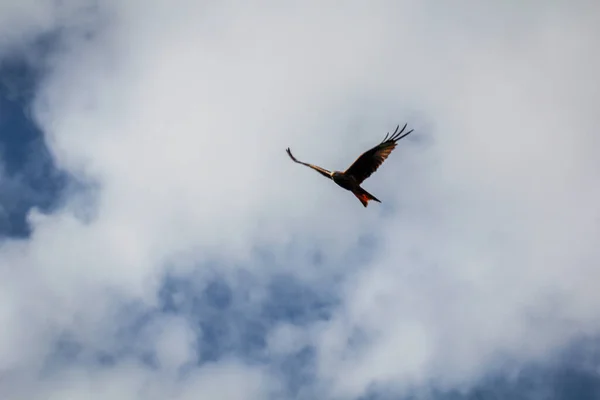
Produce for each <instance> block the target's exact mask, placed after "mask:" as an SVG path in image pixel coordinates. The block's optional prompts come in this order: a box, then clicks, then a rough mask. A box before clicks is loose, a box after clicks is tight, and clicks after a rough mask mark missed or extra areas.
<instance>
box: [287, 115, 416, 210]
mask: <svg viewBox="0 0 600 400" xmlns="http://www.w3.org/2000/svg"><path fill="white" fill-rule="evenodd" d="M399 128H400V125H398V127H397V128H396V131H394V133H393V134H392V135H391V136H389V133H388V134H387V135H386V136H385V138H384V139H383V141H382V142H381V143H380V144H378V145H377V146H375V147H373V148H372V149H370V150H368V151H366V152H364V153H363V154H361V155H360V157H358V158H357V159H356V161H354V163H353V164H352V165H351V166H350V167H348V169H346V170H345V171H329V170H326V169H325V168H321V167H318V166H316V165H313V164H308V163H305V162H302V161H298V160H297V159H296V158H295V157H294V156H293V155H292V152H291V151H290V149H289V147H288V148H287V150H286V151H287V153H288V155H289V156H290V158H291V159H292V161H294V162H296V163H298V164H302V165H305V166H307V167H309V168H312V169H314V170H315V171H317V172H318V173H320V174H321V175H323V176H325V177H326V178H330V179H332V180H333V181H334V182H335V183H336V184H337V185H338V186H340V187H342V188H344V189H346V190H348V191H350V192H352V193H353V194H354V195H355V196H356V197H357V198H358V200H360V202H361V203H362V205H363V206H365V207H367V205H368V203H369V201H371V200H374V201H376V202H378V203H381V201H380V200H379V199H377V198H376V197H375V196H373V195H372V194H370V193H369V192H367V191H366V190H365V189H363V188H362V187H361V186H360V185H361V183H362V182H363V181H364V180H365V179H367V178H368V177H369V176H371V174H372V173H373V172H375V171H376V170H377V168H379V166H380V165H381V164H382V163H383V162H384V161H385V159H386V158H387V157H388V156H389V155H390V153H391V152H392V150H394V149H395V148H396V142H398V140H400V139H402V138H403V137H405V136H407V135H408V134H409V133H411V132H412V129H411V130H410V131H408V132H406V133H405V134H404V135H402V136H400V134H401V133H402V132H404V129H405V128H406V125H404V127H403V128H402V130H401V131H400V132H398V129H399ZM388 136H389V137H388Z"/></svg>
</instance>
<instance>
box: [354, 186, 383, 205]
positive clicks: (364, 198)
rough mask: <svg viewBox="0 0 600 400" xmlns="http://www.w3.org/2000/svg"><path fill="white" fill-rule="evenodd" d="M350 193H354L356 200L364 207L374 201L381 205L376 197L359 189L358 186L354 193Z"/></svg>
mask: <svg viewBox="0 0 600 400" xmlns="http://www.w3.org/2000/svg"><path fill="white" fill-rule="evenodd" d="M352 193H354V195H355V196H356V198H358V200H360V202H361V203H362V205H363V206H365V207H366V206H368V205H369V201H370V200H375V201H376V202H378V203H381V201H379V199H378V198H377V197H375V196H373V195H372V194H371V193H369V192H367V191H366V190H365V189H363V188H361V187H360V186H359V187H358V188H356V189H355V190H354V191H352Z"/></svg>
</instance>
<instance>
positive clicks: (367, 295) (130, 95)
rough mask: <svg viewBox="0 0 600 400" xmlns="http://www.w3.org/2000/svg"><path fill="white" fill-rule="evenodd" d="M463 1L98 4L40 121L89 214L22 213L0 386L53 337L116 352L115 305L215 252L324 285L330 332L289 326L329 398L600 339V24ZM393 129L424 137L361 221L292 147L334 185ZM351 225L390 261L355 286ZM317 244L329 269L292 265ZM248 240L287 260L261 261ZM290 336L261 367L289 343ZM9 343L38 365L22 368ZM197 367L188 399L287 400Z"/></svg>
mask: <svg viewBox="0 0 600 400" xmlns="http://www.w3.org/2000/svg"><path fill="white" fill-rule="evenodd" d="M24 4H25V3H24ZM463 4H464V7H463V8H455V7H453V8H451V9H440V8H439V5H438V4H433V3H431V4H429V3H428V2H405V3H402V4H398V3H388V2H377V3H374V2H371V3H369V4H368V5H366V3H365V4H362V3H361V4H359V3H349V4H347V5H346V6H345V7H343V8H340V7H335V6H333V5H331V4H325V3H317V2H313V3H306V2H305V3H303V4H302V5H293V4H281V3H277V4H271V3H270V2H255V3H253V4H252V5H250V4H247V3H243V4H242V3H236V2H228V3H225V2H219V3H209V2H206V3H196V2H184V3H182V4H180V5H179V6H178V7H173V6H169V5H168V4H167V3H166V2H158V1H155V2H151V4H148V3H146V2H145V3H143V4H142V3H140V2H106V3H103V5H102V7H103V8H102V9H101V10H100V11H101V13H102V15H103V17H106V18H108V20H107V21H105V23H104V24H103V25H101V26H102V29H101V30H100V31H99V32H97V34H96V35H95V36H93V37H92V38H91V39H89V40H85V41H84V40H79V39H76V38H75V39H72V40H68V41H67V42H66V45H65V48H64V50H63V52H62V53H60V54H59V55H57V56H56V57H55V58H53V64H52V68H51V74H50V75H49V77H48V79H47V80H46V81H45V82H44V87H43V90H42V91H41V92H40V95H39V98H38V102H37V103H36V115H37V117H38V118H39V121H40V123H41V125H42V127H43V128H44V130H45V133H46V135H47V136H46V137H47V140H48V143H49V145H50V146H51V149H52V151H53V153H54V154H55V156H56V157H57V162H58V163H59V164H60V165H61V166H63V167H65V168H67V169H68V170H69V171H71V172H73V173H75V174H78V175H79V176H83V177H86V178H88V179H92V180H93V181H94V182H95V183H97V184H98V187H99V189H98V198H97V199H96V201H97V210H95V213H94V216H95V217H94V218H93V219H92V220H91V221H80V220H78V219H77V218H74V217H73V214H75V213H77V212H79V211H80V210H79V209H78V207H79V205H80V203H76V202H73V203H70V204H67V206H66V207H65V209H63V210H61V211H60V212H57V213H55V214H53V215H49V216H34V218H33V220H34V223H33V226H34V229H35V231H34V234H33V236H32V237H31V238H30V239H29V240H27V241H26V242H24V243H21V242H13V243H5V244H4V245H3V247H2V249H1V250H0V251H1V253H0V263H1V265H2V266H1V267H0V273H1V274H2V275H5V276H8V277H9V278H10V279H9V280H4V279H3V280H2V283H0V285H1V287H0V289H2V290H0V293H3V295H2V296H3V297H7V299H6V302H2V303H3V305H2V308H3V310H4V311H2V312H0V318H1V319H2V322H3V323H4V325H3V326H9V327H10V329H8V330H5V331H4V332H3V334H2V336H1V337H0V366H1V368H2V369H5V370H10V369H14V368H18V369H19V370H23V371H30V372H31V371H34V370H35V368H36V367H37V366H38V364H39V363H41V360H43V358H44V356H45V351H47V349H48V348H49V346H51V343H52V342H53V340H54V339H55V338H56V335H58V334H59V333H60V332H61V331H63V330H65V329H66V330H69V331H70V332H74V334H76V336H77V338H78V339H79V340H81V341H82V342H83V343H84V344H85V345H87V346H91V347H94V348H95V347H98V348H112V346H114V343H112V342H113V341H115V340H116V339H114V331H115V330H118V328H119V324H120V323H121V320H120V319H119V318H121V317H118V315H119V307H120V304H121V303H120V301H121V300H123V299H125V300H138V301H141V302H143V304H145V305H146V306H147V307H148V308H149V309H151V308H152V307H154V306H155V304H156V291H157V288H158V287H159V285H160V282H161V278H162V277H163V274H164V273H165V271H166V268H167V264H171V267H173V263H174V264H175V267H180V268H183V271H185V270H189V268H192V267H194V268H203V267H202V266H203V265H204V263H205V262H207V261H209V260H211V259H214V258H218V259H219V260H221V261H222V262H223V264H224V265H225V267H224V268H229V270H228V271H222V272H223V273H224V274H225V275H227V274H228V272H233V271H235V269H236V268H244V269H250V272H251V273H252V274H253V275H255V276H257V277H258V278H259V279H258V281H259V282H261V281H262V280H266V279H267V278H268V277H269V276H270V275H271V274H272V273H275V272H279V271H281V269H284V271H285V272H289V273H294V274H295V275H296V276H297V277H298V279H306V280H307V281H308V282H316V281H324V282H331V291H332V292H333V293H334V294H339V295H340V296H341V299H342V302H341V305H340V306H339V308H337V309H336V310H335V313H334V317H333V319H332V320H331V321H329V322H323V323H321V324H319V325H318V326H313V327H306V328H296V329H307V330H309V331H310V334H309V335H308V337H310V338H312V340H313V344H314V345H315V346H316V348H317V350H318V355H319V358H318V365H317V377H318V378H319V379H320V380H321V383H322V382H329V383H331V384H332V386H331V394H340V395H344V396H348V397H349V398H355V397H357V396H359V395H360V394H361V393H362V392H364V391H365V390H366V389H367V388H368V387H369V385H370V384H371V383H374V382H378V383H383V384H391V385H392V386H393V387H395V388H399V389H403V388H405V387H407V385H409V384H411V383H417V384H421V383H427V382H430V381H433V382H438V383H442V384H447V385H456V384H460V383H463V382H469V381H470V380H472V379H475V378H477V376H478V374H479V373H480V372H481V371H485V370H486V368H487V367H489V365H490V363H493V362H494V361H495V358H494V357H495V356H496V355H507V356H509V357H512V358H516V359H518V360H528V359H531V358H534V357H538V356H541V355H544V354H547V353H548V352H549V351H550V350H552V349H556V348H558V347H559V346H561V345H563V344H564V343H566V342H567V341H568V340H570V339H571V338H573V337H575V335H576V334H577V333H582V332H588V333H595V332H597V331H598V329H599V328H600V326H599V323H600V321H599V320H598V317H597V315H598V313H597V310H598V308H599V306H600V298H599V296H598V295H597V290H595V285H594V282H596V281H597V278H598V272H597V269H596V268H595V265H596V263H597V262H598V260H599V258H600V257H599V256H600V254H598V250H597V246H596V245H595V240H594V239H595V237H597V233H598V221H599V218H600V207H599V206H598V204H600V201H599V200H600V198H599V197H600V195H599V194H600V193H599V191H598V189H597V188H596V187H597V185H596V182H597V179H598V172H597V171H598V170H599V169H598V167H600V166H599V165H598V161H597V157H596V153H597V151H598V148H599V142H598V138H597V135H596V132H595V130H596V126H598V122H600V121H599V120H600V117H599V116H598V114H597V113H596V111H595V109H596V106H595V105H597V104H598V103H599V101H600V84H599V83H598V80H597V79H596V73H597V71H598V70H599V67H600V58H599V57H598V53H597V51H595V49H596V48H597V47H598V45H599V43H598V41H599V39H598V38H599V37H600V36H599V35H598V33H599V32H598V26H600V25H598V24H597V21H598V18H599V16H600V12H599V10H598V7H597V6H594V5H593V4H592V3H590V4H588V3H585V2H580V3H579V4H578V5H576V6H573V5H570V4H573V3H567V2H563V3H561V4H553V5H550V4H548V3H546V2H534V3H531V4H530V5H529V6H525V5H522V6H521V5H518V6H517V5H516V4H515V5H502V6H500V5H498V6H482V5H477V6H474V5H473V4H471V2H463ZM507 4H508V3H507ZM14 12H17V11H14ZM36 12H37V11H36ZM53 12H54V11H53ZM15 15H17V14H15ZM18 15H19V16H23V15H27V16H29V15H31V16H30V19H28V21H29V23H30V24H31V25H32V26H35V27H38V28H39V29H45V27H46V26H47V23H40V22H39V21H40V17H39V16H38V14H35V13H34V14H29V13H24V12H22V11H18ZM48 18H50V17H48V16H43V18H42V19H41V20H43V21H46V20H47V19H48ZM7 21H9V19H8V20H7ZM405 121H407V122H408V123H409V125H410V127H411V128H412V127H414V128H415V133H414V134H413V135H412V136H411V137H410V139H407V140H403V141H402V142H401V144H400V146H399V147H398V149H397V150H396V151H395V152H394V154H393V155H392V156H391V157H390V159H389V160H388V161H386V163H385V164H384V166H383V167H382V168H381V170H380V171H378V172H377V173H376V174H375V175H374V176H373V177H372V178H370V179H369V180H368V181H367V182H366V183H365V185H364V186H365V188H367V189H368V190H369V191H370V192H371V193H373V194H374V195H376V196H377V197H378V198H380V199H381V200H382V201H383V204H382V205H379V204H375V205H371V206H370V207H369V208H368V209H366V210H365V209H363V208H362V206H361V205H360V203H358V201H357V200H356V199H355V198H353V196H352V195H350V194H349V193H346V192H344V191H342V190H341V189H339V188H337V187H335V185H334V184H332V183H331V182H327V181H326V180H325V179H323V178H322V177H320V176H318V175H317V174H315V173H313V172H312V171H309V170H307V169H305V168H303V167H299V166H297V165H295V164H293V163H291V162H290V161H289V159H287V156H286V155H285V153H284V151H283V150H284V149H285V148H286V147H288V146H290V147H291V148H292V150H294V153H295V154H296V156H297V157H298V158H300V159H304V160H306V161H310V162H314V163H317V164H319V165H322V166H324V167H326V168H329V169H344V168H345V167H346V166H347V164H349V163H350V162H352V161H353V160H354V158H355V157H356V156H357V155H358V154H359V153H360V152H361V151H363V150H365V149H366V148H367V147H368V146H371V145H373V144H375V143H376V142H377V141H378V140H380V139H381V138H382V137H383V134H384V133H385V132H386V131H387V130H391V129H393V128H394V127H395V124H398V123H399V124H403V123H404V122H405ZM390 208H391V211H387V212H382V210H384V211H385V210H390ZM363 233H370V234H375V235H376V236H377V238H378V239H379V240H380V241H381V246H382V249H381V252H379V253H378V254H377V255H376V256H375V258H374V259H373V260H371V261H369V262H367V263H365V264H364V265H361V266H360V267H359V268H353V269H348V268H346V265H345V263H344V262H342V261H343V260H345V257H346V255H347V254H348V253H349V252H350V251H352V250H353V249H354V248H355V246H356V244H357V241H358V239H359V236H360V235H361V234H363ZM298 238H300V240H299V241H298ZM312 241H316V242H318V243H319V244H320V246H321V249H322V250H323V251H324V254H325V257H326V260H325V262H324V264H323V265H320V266H314V265H306V262H305V261H303V260H302V259H300V256H298V257H290V256H289V254H290V253H289V251H288V249H289V246H290V245H291V244H294V245H295V246H304V245H307V246H308V244H310V243H312ZM256 246H267V247H268V249H269V250H270V251H272V252H273V257H274V259H275V260H277V261H278V264H283V266H281V265H261V264H258V263H255V262H249V261H248V260H251V261H252V259H251V256H252V251H253V250H254V248H255V247H256ZM293 254H294V255H296V254H297V253H293ZM167 262H169V263H167ZM240 265H241V267H239V266H240ZM15 271H17V272H15ZM180 271H181V270H180ZM339 275H341V276H342V277H343V280H342V284H341V285H337V284H335V283H334V282H335V281H334V279H333V277H335V276H339ZM232 282H234V281H232ZM8 287H10V288H11V290H10V291H9V290H8ZM234 289H235V287H234ZM338 291H339V293H338ZM19 310H27V312H26V315H25V316H23V315H20V314H19V312H18V311H19ZM565 321H568V324H565ZM183 324H184V325H179V328H177V327H169V328H165V329H168V330H166V331H163V332H164V335H165V336H160V335H159V336H158V339H157V340H155V341H150V346H153V347H155V349H156V351H157V353H158V355H159V356H158V357H159V358H160V359H161V360H163V361H164V362H165V363H166V364H167V365H171V366H178V365H181V364H184V363H185V362H186V361H188V360H190V357H192V356H191V354H192V353H193V352H195V351H196V350H195V345H194V344H193V343H192V342H190V341H189V340H190V336H189V334H190V332H189V327H186V325H185V322H183ZM164 326H165V327H167V326H170V325H169V323H168V322H165V323H164ZM21 332H28V335H31V337H29V336H22V335H21ZM288 333H289V332H288ZM296 333H299V332H297V331H296ZM296 333H294V335H295V334H296ZM273 334H274V335H276V333H273ZM179 335H181V338H180V339H178V337H179ZM279 335H280V336H279V339H277V336H272V338H275V339H273V341H272V342H270V343H272V344H273V345H274V351H284V352H285V351H286V349H288V350H289V349H292V348H293V346H292V347H290V346H291V345H292V343H289V342H286V340H287V339H286V337H285V332H283V333H282V332H281V331H280V332H279ZM281 335H283V336H281ZM299 337H304V336H299ZM357 338H358V339H357ZM347 341H349V342H348V343H347ZM16 343H18V344H21V346H19V347H18V348H20V349H22V350H19V351H23V352H30V353H31V354H30V355H28V357H25V358H24V359H25V361H21V362H20V363H17V361H15V360H16V358H15V357H14V355H15V354H17V355H18V354H20V353H19V352H16V351H17V350H15V346H14V344H16ZM349 343H351V344H349ZM356 343H358V344H356ZM32 344H35V346H32ZM32 349H33V350H32ZM11 355H12V356H11ZM207 368H208V369H207ZM210 368H213V367H210V366H208V367H202V366H201V367H199V368H198V370H197V371H195V372H194V373H193V374H192V376H190V377H189V378H187V379H188V380H187V381H186V382H187V383H186V385H189V388H193V390H192V389H189V390H190V392H189V393H188V392H186V390H187V389H182V391H181V392H180V393H179V398H186V397H185V396H188V395H189V396H191V395H193V394H195V393H199V392H203V391H208V392H207V393H211V396H207V397H210V398H223V399H229V398H231V399H234V398H242V397H243V398H245V399H246V398H250V397H252V395H254V396H255V397H257V398H259V397H261V396H263V395H265V393H268V392H269V391H270V390H271V389H272V388H273V387H274V386H273V385H275V386H276V384H275V383H274V382H272V381H270V380H269V379H268V378H265V377H264V375H263V374H264V372H261V371H254V369H253V367H235V368H234V369H233V370H229V369H228V368H230V367H227V366H223V367H222V366H220V365H217V366H215V367H214V368H216V371H220V372H218V373H217V372H214V371H215V370H212V369H210ZM31 373H32V374H33V372H31ZM73 374H75V376H76V377H77V378H74V379H73V380H70V378H69V379H67V378H61V379H60V380H59V382H60V383H57V385H63V386H61V389H56V387H53V388H52V389H51V390H52V391H55V392H54V393H59V394H58V395H57V396H59V397H60V398H65V397H66V396H67V395H68V393H72V395H73V396H77V397H86V395H85V394H87V393H90V392H91V393H96V392H97V390H96V389H94V388H95V387H96V386H94V385H100V383H102V384H103V385H104V384H106V385H109V382H110V386H111V387H112V388H113V389H111V390H114V391H118V392H119V393H116V392H115V393H104V392H100V393H104V394H103V398H104V397H106V395H107V394H108V395H109V397H111V398H115V397H116V398H119V396H121V397H123V398H132V397H133V396H134V393H137V388H139V387H141V386H144V385H145V383H144V382H148V381H151V382H152V384H151V387H155V386H156V387H159V386H160V388H159V389H157V393H172V392H170V390H171V387H172V386H171V385H173V383H172V382H170V381H168V379H167V378H165V379H167V381H161V379H160V378H157V379H155V378H156V376H155V375H152V373H151V372H148V371H147V370H146V369H145V367H144V366H140V365H127V366H119V367H118V368H117V369H98V370H93V371H91V372H89V374H90V375H89V376H84V377H82V375H81V374H84V373H83V372H81V371H75V372H73ZM211 374H217V376H216V377H213V375H211ZM113 380H114V382H113ZM69 382H75V383H74V384H73V385H71V384H70V383H69ZM91 382H93V384H92V383H91ZM97 382H100V383H97ZM113 383H114V384H113ZM40 385H41V384H40ZM90 385H91V386H90ZM152 385H154V386H152ZM90 387H91V389H90ZM98 387H100V386H98ZM107 387H108V386H107ZM185 387H186V388H188V386H185ZM38 389H39V390H40V391H39V392H36V393H38V396H39V397H40V398H41V397H44V394H43V393H44V390H50V389H48V387H47V386H44V385H41V386H40V387H39V388H37V389H35V390H38ZM63 391H64V392H63ZM249 393H250V394H249ZM86 398H89V397H86ZM171 398H174V397H171ZM261 398H262V397H261Z"/></svg>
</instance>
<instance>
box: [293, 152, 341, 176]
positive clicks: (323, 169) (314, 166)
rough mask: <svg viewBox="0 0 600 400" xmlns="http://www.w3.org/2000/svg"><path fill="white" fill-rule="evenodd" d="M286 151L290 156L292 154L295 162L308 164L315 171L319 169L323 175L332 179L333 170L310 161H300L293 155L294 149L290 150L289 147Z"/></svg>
mask: <svg viewBox="0 0 600 400" xmlns="http://www.w3.org/2000/svg"><path fill="white" fill-rule="evenodd" d="M285 151H286V152H287V153H288V156H290V158H291V159H292V161H293V162H295V163H298V164H302V165H305V166H307V167H309V168H312V169H314V170H315V171H317V172H318V173H320V174H321V175H323V176H324V177H326V178H329V179H331V171H328V170H326V169H325V168H321V167H319V166H316V165H313V164H309V163H305V162H302V161H298V160H297V159H296V157H294V156H293V155H292V151H291V150H290V148H289V147H288V148H287V149H285Z"/></svg>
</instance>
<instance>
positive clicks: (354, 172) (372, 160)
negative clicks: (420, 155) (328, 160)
mask: <svg viewBox="0 0 600 400" xmlns="http://www.w3.org/2000/svg"><path fill="white" fill-rule="evenodd" d="M406 125H407V124H405V125H404V127H403V128H402V129H401V130H400V131H399V132H398V129H399V128H400V125H398V126H397V127H396V130H395V131H394V133H393V134H392V135H391V136H390V134H389V132H388V133H387V134H386V135H385V138H383V141H382V142H381V143H379V144H378V145H377V146H375V147H373V148H372V149H370V150H367V151H365V152H364V153H363V154H361V155H360V157H358V158H357V159H356V161H354V163H352V165H351V166H350V167H348V169H347V170H346V171H344V173H345V174H348V175H350V176H353V177H354V179H356V182H357V183H358V184H359V185H360V184H361V183H362V182H363V181H364V180H365V179H367V178H368V177H369V176H371V174H372V173H373V172H375V171H377V168H379V167H380V166H381V164H383V162H384V161H385V159H386V158H388V156H389V155H390V153H391V152H392V151H393V150H394V149H395V148H396V143H397V142H398V140H400V139H402V138H403V137H405V136H407V135H408V134H410V133H411V132H412V131H413V130H412V129H411V130H410V131H408V132H406V133H405V134H404V135H401V134H402V132H404V129H406Z"/></svg>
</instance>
